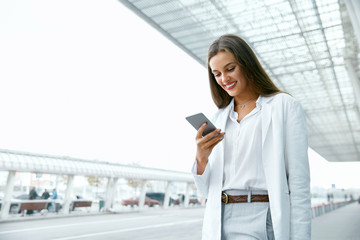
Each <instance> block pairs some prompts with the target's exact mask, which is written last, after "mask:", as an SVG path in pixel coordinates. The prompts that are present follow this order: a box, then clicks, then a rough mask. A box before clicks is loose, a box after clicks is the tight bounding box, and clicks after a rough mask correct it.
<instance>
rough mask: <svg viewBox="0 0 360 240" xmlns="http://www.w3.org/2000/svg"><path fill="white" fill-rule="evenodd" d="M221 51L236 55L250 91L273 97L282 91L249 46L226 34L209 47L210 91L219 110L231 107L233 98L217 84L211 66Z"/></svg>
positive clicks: (239, 39) (236, 37)
mask: <svg viewBox="0 0 360 240" xmlns="http://www.w3.org/2000/svg"><path fill="white" fill-rule="evenodd" d="M220 51H226V52H230V53H232V54H234V57H235V59H236V60H237V61H238V64H239V65H240V68H241V71H242V73H243V74H244V77H245V79H246V81H247V82H248V84H249V87H250V90H251V91H253V92H254V93H256V94H258V95H262V96H268V95H273V94H276V93H279V92H282V91H280V90H279V89H278V88H277V87H276V86H275V84H274V83H273V81H272V80H271V79H270V77H269V75H268V74H267V73H266V72H265V70H264V68H263V67H262V66H261V64H260V62H259V60H258V59H257V57H256V55H255V53H254V52H253V51H252V50H251V48H250V47H249V45H248V44H247V43H246V42H245V41H244V40H243V39H242V38H240V37H239V36H236V35H233V34H226V35H223V36H221V37H220V38H218V39H217V40H215V41H214V42H213V43H212V44H211V45H210V47H209V51H208V59H207V67H208V74H209V81H210V90H211V95H212V98H213V101H214V103H215V104H216V106H217V107H218V108H223V107H226V106H227V105H229V103H230V101H231V99H232V97H231V96H230V95H229V94H228V93H227V92H226V91H225V90H224V89H223V88H222V87H221V86H219V84H218V83H217V82H216V80H215V77H214V74H213V73H212V71H211V68H210V66H209V61H210V59H211V58H212V57H213V56H215V55H216V54H217V53H218V52H220Z"/></svg>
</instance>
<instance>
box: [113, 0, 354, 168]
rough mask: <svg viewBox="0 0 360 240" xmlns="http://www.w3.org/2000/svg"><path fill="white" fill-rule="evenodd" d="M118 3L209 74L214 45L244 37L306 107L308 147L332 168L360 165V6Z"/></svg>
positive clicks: (316, 1)
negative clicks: (210, 50)
mask: <svg viewBox="0 0 360 240" xmlns="http://www.w3.org/2000/svg"><path fill="white" fill-rule="evenodd" d="M119 1H120V2H121V3H123V4H124V5H125V6H126V7H128V8H129V9H131V10H132V11H134V12H135V13H136V14H137V15H139V16H140V17H142V18H143V19H144V20H145V21H147V22H148V23H149V24H150V25H152V26H153V27H154V28H156V29H157V30H158V31H160V32H161V33H163V34H164V35H165V36H166V37H168V38H169V39H170V40H171V41H173V42H174V43H175V44H176V45H177V46H179V47H180V48H181V49H183V50H184V51H185V52H187V53H188V54H189V55H190V56H192V57H193V58H195V59H196V60H197V61H198V62H200V63H201V64H203V65H204V66H206V57H207V56H206V55H207V50H208V47H209V45H210V44H211V43H212V42H213V41H214V40H215V39H216V38H218V37H219V36H221V35H223V34H227V33H234V34H237V35H239V36H241V37H243V38H244V39H245V40H246V41H247V42H248V43H249V45H250V46H251V47H252V48H253V49H254V51H255V52H256V54H257V56H258V58H259V60H260V61H261V63H262V64H263V66H264V67H265V69H266V71H267V72H268V74H269V75H270V77H271V78H272V79H273V81H274V82H275V84H276V85H277V86H279V87H280V88H281V89H282V90H285V91H287V92H289V93H291V94H292V95H293V96H294V97H295V98H297V99H298V100H299V101H300V102H301V104H302V106H303V108H304V110H305V113H306V116H307V121H308V128H309V145H310V147H311V148H313V149H314V150H315V151H316V152H318V153H319V154H320V155H322V156H323V157H324V158H326V159H327V160H328V161H336V162H339V161H340V162H346V161H360V112H359V109H360V95H359V94H355V93H360V87H359V86H360V82H359V79H360V78H359V76H360V65H359V63H360V61H359V60H360V52H359V43H360V33H359V32H360V31H359V29H357V28H356V26H360V4H359V2H357V0H345V1H346V5H345V2H344V1H343V0H298V1H296V0H217V1H215V0H157V1H147V0H119ZM348 9H349V11H348ZM349 15H350V16H349ZM350 18H351V20H350ZM353 25H354V26H355V27H354V28H355V30H356V29H357V30H356V32H355V33H354V28H353ZM355 34H357V37H358V39H356V36H355ZM356 98H357V99H356Z"/></svg>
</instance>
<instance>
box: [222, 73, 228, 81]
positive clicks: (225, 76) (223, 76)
mask: <svg viewBox="0 0 360 240" xmlns="http://www.w3.org/2000/svg"><path fill="white" fill-rule="evenodd" d="M221 78H222V79H221V81H222V82H223V83H226V82H227V81H228V75H226V74H223V75H221Z"/></svg>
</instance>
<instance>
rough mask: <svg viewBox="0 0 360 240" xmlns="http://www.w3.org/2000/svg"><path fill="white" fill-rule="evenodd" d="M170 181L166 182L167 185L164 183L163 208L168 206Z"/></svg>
mask: <svg viewBox="0 0 360 240" xmlns="http://www.w3.org/2000/svg"><path fill="white" fill-rule="evenodd" d="M171 183H172V182H170V181H168V182H167V185H166V189H165V196H164V206H163V208H168V207H169V202H170V187H171Z"/></svg>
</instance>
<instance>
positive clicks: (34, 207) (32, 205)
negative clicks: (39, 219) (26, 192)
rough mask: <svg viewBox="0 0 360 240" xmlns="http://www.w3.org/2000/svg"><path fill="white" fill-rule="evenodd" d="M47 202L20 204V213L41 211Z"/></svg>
mask: <svg viewBox="0 0 360 240" xmlns="http://www.w3.org/2000/svg"><path fill="white" fill-rule="evenodd" d="M47 204H48V201H29V202H21V203H20V212H21V211H23V210H43V209H46V207H47Z"/></svg>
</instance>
